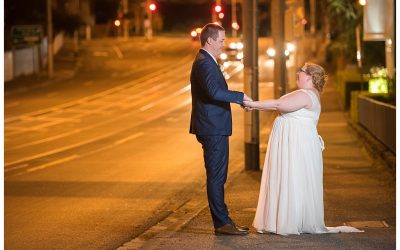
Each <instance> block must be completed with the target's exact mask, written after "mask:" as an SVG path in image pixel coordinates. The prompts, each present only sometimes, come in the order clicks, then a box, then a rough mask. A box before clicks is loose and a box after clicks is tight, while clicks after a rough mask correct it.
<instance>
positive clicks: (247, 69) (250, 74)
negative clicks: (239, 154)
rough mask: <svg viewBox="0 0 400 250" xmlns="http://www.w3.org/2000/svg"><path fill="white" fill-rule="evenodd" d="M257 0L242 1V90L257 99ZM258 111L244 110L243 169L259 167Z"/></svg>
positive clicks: (256, 168) (257, 168)
mask: <svg viewBox="0 0 400 250" xmlns="http://www.w3.org/2000/svg"><path fill="white" fill-rule="evenodd" d="M257 8H258V1H257V0H244V1H243V43H244V47H243V53H244V58H243V64H244V70H243V73H244V75H243V78H244V91H245V93H247V94H248V95H249V96H250V97H251V98H252V99H253V100H258V22H257ZM259 120H260V119H259V111H257V110H254V111H251V112H246V113H245V116H244V125H245V128H244V129H245V134H244V139H245V169H246V170H256V171H257V170H259V169H260V133H259V131H260V128H259V126H260V125H259Z"/></svg>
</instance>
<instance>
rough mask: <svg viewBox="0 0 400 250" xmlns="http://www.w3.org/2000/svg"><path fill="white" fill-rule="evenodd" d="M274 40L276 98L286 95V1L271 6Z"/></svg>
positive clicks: (277, 1)
mask: <svg viewBox="0 0 400 250" xmlns="http://www.w3.org/2000/svg"><path fill="white" fill-rule="evenodd" d="M271 15H272V17H271V21H272V40H273V43H274V48H275V51H276V53H275V58H274V97H275V98H279V97H281V96H282V95H284V94H286V58H285V47H284V46H285V44H284V43H285V38H284V34H285V0H272V6H271Z"/></svg>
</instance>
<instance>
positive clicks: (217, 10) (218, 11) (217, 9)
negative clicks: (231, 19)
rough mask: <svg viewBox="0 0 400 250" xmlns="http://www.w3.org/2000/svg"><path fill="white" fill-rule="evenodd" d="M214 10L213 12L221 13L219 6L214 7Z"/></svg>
mask: <svg viewBox="0 0 400 250" xmlns="http://www.w3.org/2000/svg"><path fill="white" fill-rule="evenodd" d="M214 10H215V12H217V13H220V12H221V11H222V7H221V5H215V7H214Z"/></svg>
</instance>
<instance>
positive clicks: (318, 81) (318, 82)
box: [305, 62, 328, 92]
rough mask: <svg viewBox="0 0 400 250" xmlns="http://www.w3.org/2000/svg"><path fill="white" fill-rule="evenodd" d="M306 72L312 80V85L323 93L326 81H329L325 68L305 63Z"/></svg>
mask: <svg viewBox="0 0 400 250" xmlns="http://www.w3.org/2000/svg"><path fill="white" fill-rule="evenodd" d="M305 71H306V72H307V74H308V75H310V76H311V78H312V83H313V84H314V87H315V88H316V89H317V90H318V91H319V92H322V89H323V88H324V85H325V83H326V81H327V80H328V76H327V75H326V74H325V70H324V68H322V67H321V66H319V65H318V64H315V63H310V62H306V63H305Z"/></svg>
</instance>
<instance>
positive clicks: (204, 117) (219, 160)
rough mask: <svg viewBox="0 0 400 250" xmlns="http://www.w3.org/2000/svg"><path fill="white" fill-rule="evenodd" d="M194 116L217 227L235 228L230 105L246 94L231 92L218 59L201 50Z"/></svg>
mask: <svg viewBox="0 0 400 250" xmlns="http://www.w3.org/2000/svg"><path fill="white" fill-rule="evenodd" d="M190 83H191V92H192V115H191V120H190V133H192V134H195V135H196V138H197V140H198V141H199V142H200V143H201V144H202V146H203V153H204V154H203V156H204V163H205V167H206V173H207V197H208V204H209V207H210V211H211V216H212V219H213V223H214V227H215V228H218V227H221V226H223V225H225V224H231V223H232V220H231V219H230V218H229V215H228V209H227V207H226V205H225V202H224V199H225V198H224V184H225V182H226V178H227V174H228V161H229V136H230V135H231V134H232V113H231V107H230V103H231V102H232V103H237V104H243V96H244V94H243V93H242V92H238V91H230V90H228V85H227V84H226V81H225V78H224V76H223V74H222V72H221V70H220V68H219V66H218V65H217V63H216V62H215V61H214V59H213V58H212V57H211V56H210V55H209V54H208V53H207V52H206V51H204V50H202V49H201V50H200V51H199V53H198V54H197V56H196V59H195V60H194V62H193V66H192V72H191V75H190Z"/></svg>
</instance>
